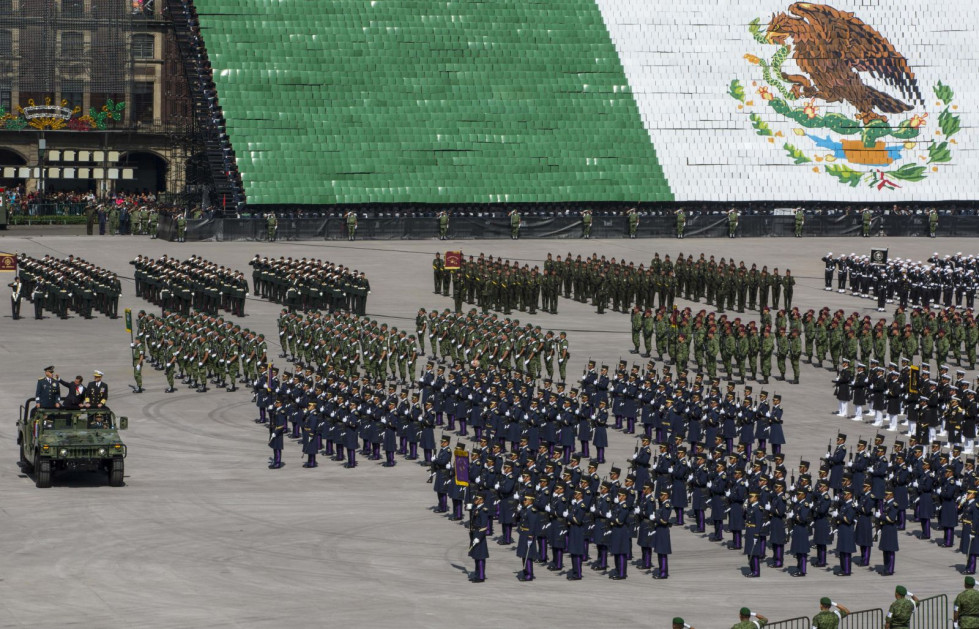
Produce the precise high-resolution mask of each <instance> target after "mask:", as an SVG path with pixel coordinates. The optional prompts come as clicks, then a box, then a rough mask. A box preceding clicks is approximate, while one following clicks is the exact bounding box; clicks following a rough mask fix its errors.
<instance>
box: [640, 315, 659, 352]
mask: <svg viewBox="0 0 979 629" xmlns="http://www.w3.org/2000/svg"><path fill="white" fill-rule="evenodd" d="M655 331H656V319H655V318H654V317H653V309H652V308H646V311H645V312H644V313H643V315H642V341H643V346H644V347H645V348H646V353H645V354H643V356H644V357H646V358H649V357H650V356H651V355H652V349H653V334H654V333H655Z"/></svg>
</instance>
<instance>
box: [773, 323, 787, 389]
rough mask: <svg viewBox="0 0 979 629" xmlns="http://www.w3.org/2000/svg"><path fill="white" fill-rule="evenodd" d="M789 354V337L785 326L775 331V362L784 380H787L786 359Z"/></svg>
mask: <svg viewBox="0 0 979 629" xmlns="http://www.w3.org/2000/svg"><path fill="white" fill-rule="evenodd" d="M788 355H789V337H787V336H786V335H785V328H778V329H777V330H776V331H775V364H776V365H777V366H778V372H779V376H780V377H781V378H782V380H785V359H786V357H787V356H788Z"/></svg>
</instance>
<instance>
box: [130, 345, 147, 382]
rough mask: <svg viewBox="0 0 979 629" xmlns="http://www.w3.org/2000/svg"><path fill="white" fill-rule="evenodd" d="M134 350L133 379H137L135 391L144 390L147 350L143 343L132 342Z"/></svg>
mask: <svg viewBox="0 0 979 629" xmlns="http://www.w3.org/2000/svg"><path fill="white" fill-rule="evenodd" d="M131 345H132V350H133V380H135V381H136V388H135V389H134V390H133V393H142V392H143V361H145V360H146V352H145V351H144V350H143V345H142V343H132V344H131Z"/></svg>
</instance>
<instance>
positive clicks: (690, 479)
mask: <svg viewBox="0 0 979 629" xmlns="http://www.w3.org/2000/svg"><path fill="white" fill-rule="evenodd" d="M692 480H693V474H690V475H689V476H687V482H688V483H689V482H690V481H692Z"/></svg>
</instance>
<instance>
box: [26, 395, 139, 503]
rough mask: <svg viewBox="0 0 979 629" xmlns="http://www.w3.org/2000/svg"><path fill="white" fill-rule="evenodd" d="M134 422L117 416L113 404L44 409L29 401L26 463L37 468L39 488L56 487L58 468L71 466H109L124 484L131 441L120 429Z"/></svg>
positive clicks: (116, 482) (116, 483)
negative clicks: (54, 478)
mask: <svg viewBox="0 0 979 629" xmlns="http://www.w3.org/2000/svg"><path fill="white" fill-rule="evenodd" d="M128 427H129V418H127V417H119V418H118V420H117V419H116V416H115V414H114V413H113V412H112V411H111V410H109V409H108V408H98V409H95V408H85V409H79V410H65V409H61V408H38V407H37V406H35V405H34V400H33V399H31V400H28V401H27V403H25V404H24V405H23V406H21V407H20V416H19V417H18V418H17V443H18V445H19V446H20V464H21V467H22V468H23V469H24V471H25V472H28V473H30V472H32V471H33V472H34V482H35V484H36V485H37V486H38V487H50V486H51V475H52V474H53V473H54V472H55V471H56V470H69V469H71V470H96V471H104V472H106V474H107V475H108V477H109V484H110V485H111V486H113V487H120V486H121V485H122V478H123V470H124V467H123V460H124V459H125V458H126V445H125V444H124V443H123V442H122V439H120V438H119V430H125V429H126V428H128Z"/></svg>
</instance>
